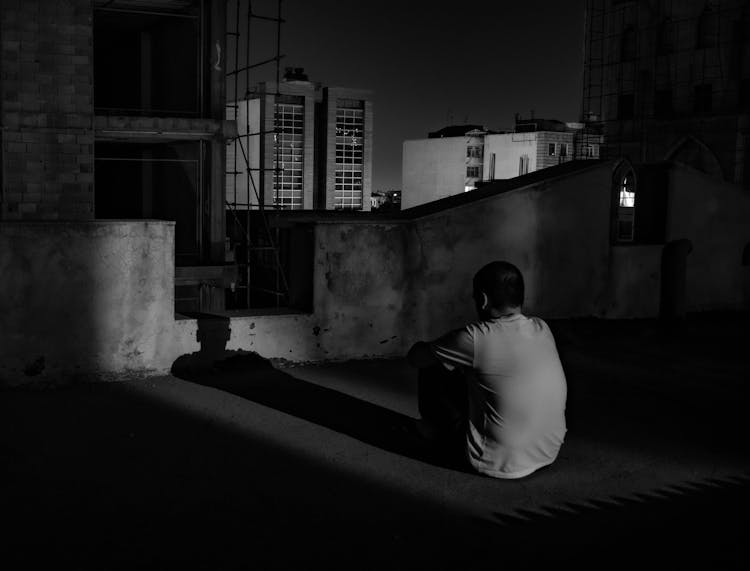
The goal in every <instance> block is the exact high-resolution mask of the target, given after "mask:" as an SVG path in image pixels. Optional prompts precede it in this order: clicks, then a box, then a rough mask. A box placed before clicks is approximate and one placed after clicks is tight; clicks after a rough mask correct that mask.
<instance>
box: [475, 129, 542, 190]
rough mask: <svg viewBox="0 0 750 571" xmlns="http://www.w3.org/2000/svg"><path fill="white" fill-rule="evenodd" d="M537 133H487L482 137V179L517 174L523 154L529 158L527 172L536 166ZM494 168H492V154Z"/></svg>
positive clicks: (508, 176) (532, 170) (494, 178)
mask: <svg viewBox="0 0 750 571" xmlns="http://www.w3.org/2000/svg"><path fill="white" fill-rule="evenodd" d="M536 139H537V133H504V134H502V135H487V136H486V137H485V138H484V177H483V178H484V180H499V179H504V178H513V177H514V176H518V175H519V174H520V173H519V172H518V171H519V161H520V158H521V157H522V156H523V155H526V156H527V157H528V158H529V165H528V167H529V170H528V172H534V171H535V170H536V167H537V160H536V158H537V143H536ZM493 154H494V155H495V169H494V172H491V169H492V155H493Z"/></svg>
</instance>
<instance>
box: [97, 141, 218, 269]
mask: <svg viewBox="0 0 750 571" xmlns="http://www.w3.org/2000/svg"><path fill="white" fill-rule="evenodd" d="M201 145H202V143H197V142H181V143H171V144H170V143H160V144H140V143H108V142H98V143H97V144H96V153H95V173H96V175H95V176H96V179H95V185H94V189H95V197H94V198H95V215H96V218H110V219H128V218H130V219H149V218H152V219H158V220H173V221H175V223H176V224H175V264H176V265H177V266H181V265H191V264H198V263H199V262H200V258H201V240H200V229H201V218H200V213H201V209H200V204H201V190H200V189H201V183H200V181H201V176H202V175H201V173H202V168H201V156H202V154H203V153H202V150H201Z"/></svg>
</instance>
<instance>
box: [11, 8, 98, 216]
mask: <svg viewBox="0 0 750 571" xmlns="http://www.w3.org/2000/svg"><path fill="white" fill-rule="evenodd" d="M92 30H93V28H92V8H91V1H90V0H58V1H55V2H53V1H48V0H2V3H0V123H1V125H2V195H0V199H1V200H2V210H1V211H0V217H2V218H3V219H5V220H14V219H88V218H93V216H94V208H93V206H94V190H93V187H94V172H93V171H94V158H93V157H94V152H93V149H94V132H93V120H94V108H93V64H92V59H93V33H92Z"/></svg>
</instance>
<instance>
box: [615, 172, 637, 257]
mask: <svg viewBox="0 0 750 571" xmlns="http://www.w3.org/2000/svg"><path fill="white" fill-rule="evenodd" d="M617 191H618V192H617V199H618V200H617V229H616V231H617V233H616V237H617V241H618V242H632V241H633V238H634V234H635V233H634V230H635V226H634V222H635V174H634V173H633V170H632V169H628V170H626V171H625V173H624V174H623V175H622V176H621V177H620V179H619V183H618V188H617Z"/></svg>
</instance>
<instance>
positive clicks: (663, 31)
mask: <svg viewBox="0 0 750 571" xmlns="http://www.w3.org/2000/svg"><path fill="white" fill-rule="evenodd" d="M673 50H674V23H673V22H672V20H670V19H669V18H666V19H664V20H662V21H661V23H660V24H659V27H658V28H657V30H656V53H657V54H658V55H667V54H670V53H672V51H673Z"/></svg>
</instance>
